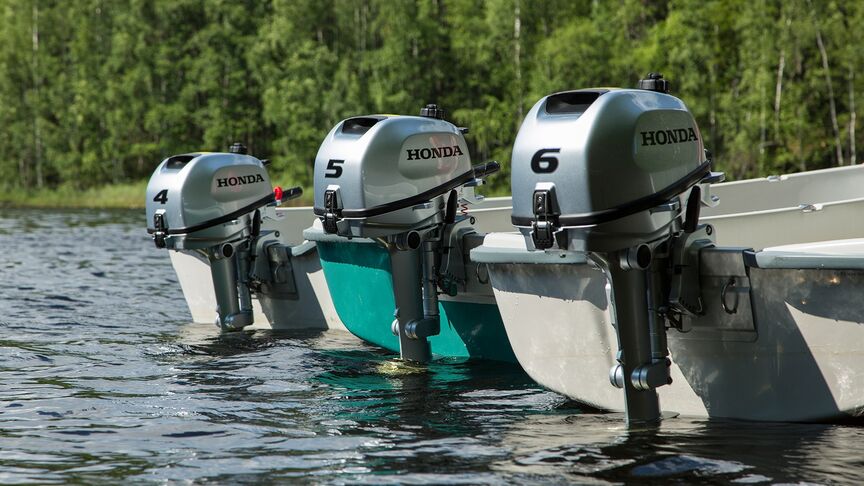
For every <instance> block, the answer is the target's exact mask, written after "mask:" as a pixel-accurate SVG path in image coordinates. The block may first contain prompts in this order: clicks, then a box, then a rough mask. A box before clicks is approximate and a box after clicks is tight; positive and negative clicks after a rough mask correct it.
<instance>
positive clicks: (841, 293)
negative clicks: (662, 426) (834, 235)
mask: <svg viewBox="0 0 864 486" xmlns="http://www.w3.org/2000/svg"><path fill="white" fill-rule="evenodd" d="M513 236H514V237H516V235H513ZM857 241H858V243H855V242H853V246H854V245H856V244H857V248H859V250H858V251H860V253H861V255H860V256H855V255H853V256H852V257H849V256H848V255H849V253H848V251H847V253H846V256H845V257H842V258H841V260H844V258H845V260H844V261H839V263H838V261H833V262H828V263H826V262H825V261H823V260H819V259H818V258H821V257H818V255H822V254H823V253H824V252H825V251H826V250H825V249H824V247H821V248H820V247H819V245H816V250H815V253H814V252H813V251H814V250H813V248H809V249H806V248H805V249H804V250H803V251H802V249H801V248H795V249H794V251H790V250H789V248H775V249H769V251H766V252H762V253H759V254H758V255H759V256H760V258H762V259H763V260H764V259H765V258H768V257H771V256H772V255H773V256H777V258H773V257H772V259H771V262H769V263H768V264H762V265H758V264H754V265H753V266H750V267H749V268H748V269H747V272H748V274H749V277H750V295H751V297H752V300H751V302H752V312H753V319H752V326H750V327H749V328H747V327H746V326H745V327H740V328H736V329H729V328H725V329H720V328H710V327H707V328H698V327H694V329H693V330H692V331H691V332H689V333H680V332H678V331H676V330H669V331H668V337H669V351H670V354H671V358H672V366H671V370H670V371H671V377H672V380H673V381H672V384H671V385H667V386H662V387H659V388H658V389H657V392H658V395H659V398H660V405H661V408H662V409H663V410H664V411H669V412H676V413H680V414H682V415H687V416H697V417H722V418H733V419H744V420H769V421H823V420H836V419H841V418H844V417H857V416H859V415H861V414H862V413H864V361H862V360H861V352H862V346H861V344H860V343H861V342H864V301H862V299H861V298H860V293H861V290H862V289H864V242H861V241H862V240H857ZM499 243H500V240H499ZM512 243H514V244H515V243H516V242H515V240H514V241H512ZM790 248H791V247H790ZM813 254H815V255H817V260H815V261H814V260H812V259H811V260H807V259H808V258H810V257H809V256H808V255H813ZM487 259H488V258H487ZM505 259H506V258H503V257H501V256H499V257H498V260H499V261H498V262H497V263H496V262H490V263H488V267H489V274H490V278H491V283H492V286H493V288H494V289H495V296H496V299H497V301H498V305H499V310H500V312H501V315H502V316H503V319H504V324H505V328H506V331H507V335H508V337H509V339H510V342H511V343H512V344H513V350H514V353H515V354H516V356H517V359H518V361H519V363H520V364H521V365H522V367H523V368H524V369H525V371H526V372H527V373H528V374H529V375H530V376H531V377H532V378H534V379H535V380H536V381H537V382H538V383H540V384H541V385H543V386H545V387H547V388H549V389H551V390H553V391H556V392H559V393H562V394H564V395H566V396H568V397H570V398H572V399H574V400H576V401H579V402H582V403H585V404H587V405H589V406H592V407H595V408H599V409H602V410H609V411H623V410H624V393H623V391H622V390H619V389H617V388H614V387H613V386H612V385H611V384H610V382H609V371H610V369H611V368H612V366H613V365H614V364H616V355H617V352H618V340H617V334H616V331H615V328H614V325H613V323H612V319H611V316H610V313H609V306H608V302H609V295H608V292H609V290H608V286H607V280H606V278H605V276H604V274H603V272H602V271H600V270H599V269H597V268H595V267H593V266H592V265H591V264H589V263H587V262H583V263H578V262H575V263H569V264H557V265H556V264H550V263H545V262H544V263H535V264H532V263H528V262H527V261H526V260H523V261H522V262H520V263H516V262H511V263H506V262H503V260H505ZM511 260H518V258H511ZM790 262H791V263H790ZM802 262H803V263H802ZM795 266H798V267H802V266H803V267H805V268H792V267H795ZM787 267H789V268H787Z"/></svg>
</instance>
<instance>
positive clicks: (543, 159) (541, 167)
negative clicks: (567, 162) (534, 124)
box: [531, 148, 561, 174]
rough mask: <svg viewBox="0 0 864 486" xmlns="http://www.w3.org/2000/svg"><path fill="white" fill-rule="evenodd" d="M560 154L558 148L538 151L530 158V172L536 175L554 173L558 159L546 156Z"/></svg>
mask: <svg viewBox="0 0 864 486" xmlns="http://www.w3.org/2000/svg"><path fill="white" fill-rule="evenodd" d="M559 152H561V149H560V148H546V149H540V150H538V151H537V153H536V154H534V157H531V170H533V171H534V172H536V173H538V174H548V173H549V172H555V169H557V168H558V157H553V156H550V155H546V154H557V153H559Z"/></svg>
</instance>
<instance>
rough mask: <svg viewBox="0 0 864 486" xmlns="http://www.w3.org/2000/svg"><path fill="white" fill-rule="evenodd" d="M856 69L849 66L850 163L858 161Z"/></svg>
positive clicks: (853, 163)
mask: <svg viewBox="0 0 864 486" xmlns="http://www.w3.org/2000/svg"><path fill="white" fill-rule="evenodd" d="M855 118H856V115H855V69H854V68H853V67H852V66H849V165H855V164H857V163H858V157H857V156H856V155H855Z"/></svg>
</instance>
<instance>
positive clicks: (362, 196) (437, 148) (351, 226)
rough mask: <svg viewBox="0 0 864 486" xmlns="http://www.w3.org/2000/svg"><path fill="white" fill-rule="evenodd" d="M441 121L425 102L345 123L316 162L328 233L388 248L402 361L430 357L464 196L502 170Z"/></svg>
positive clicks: (318, 204)
mask: <svg viewBox="0 0 864 486" xmlns="http://www.w3.org/2000/svg"><path fill="white" fill-rule="evenodd" d="M443 117H444V112H443V110H441V109H440V108H438V107H437V106H436V105H427V106H426V107H425V108H423V109H422V110H421V116H391V115H369V116H361V117H355V118H349V119H347V120H344V121H342V122H340V123H338V124H337V125H336V126H335V127H334V128H333V130H331V131H330V133H329V134H328V135H327V138H326V139H325V140H324V142H323V143H322V144H321V148H320V149H319V151H318V156H317V157H316V159H315V214H316V215H317V216H318V217H319V218H320V220H321V223H322V225H323V228H324V232H325V233H326V234H330V235H335V236H337V237H339V238H340V239H341V238H344V240H345V241H346V242H347V241H348V240H350V239H351V238H355V237H362V238H372V239H374V240H376V241H377V242H378V243H379V244H381V245H383V246H384V247H386V248H387V250H388V253H389V255H390V263H391V268H392V279H393V292H394V299H395V302H396V310H395V313H394V314H395V318H396V319H395V320H394V321H393V323H392V330H393V332H394V334H397V335H398V336H399V346H400V353H401V356H402V358H403V359H407V360H412V361H419V362H425V361H428V360H429V359H431V350H430V346H429V342H428V341H427V338H428V337H429V336H434V335H436V334H438V333H439V331H440V318H439V315H438V290H439V286H441V285H442V279H441V278H440V277H441V272H440V271H439V267H440V266H441V261H442V254H443V253H444V252H446V251H447V250H448V249H449V246H451V245H449V242H450V237H451V235H454V234H455V232H454V228H455V227H456V225H457V224H459V223H461V222H463V221H465V220H466V219H467V217H465V216H461V215H460V216H458V217H457V214H456V213H457V211H456V208H457V202H458V201H459V198H460V196H459V191H462V190H465V194H467V193H468V192H470V193H471V194H472V195H473V189H470V188H471V187H473V186H476V185H479V184H480V183H482V178H483V177H485V176H487V175H489V174H491V173H493V172H495V171H497V170H498V169H499V165H498V163H497V162H490V163H487V164H480V165H477V166H472V165H471V158H470V156H469V154H468V147H467V145H466V143H465V138H464V136H463V132H464V131H465V129H460V128H457V127H456V126H454V125H453V124H451V123H449V122H447V121H445V120H444V119H443ZM464 188H469V189H464ZM457 190H458V191H457ZM465 194H463V195H465ZM460 258H461V256H460ZM444 290H445V291H446V290H447V289H444Z"/></svg>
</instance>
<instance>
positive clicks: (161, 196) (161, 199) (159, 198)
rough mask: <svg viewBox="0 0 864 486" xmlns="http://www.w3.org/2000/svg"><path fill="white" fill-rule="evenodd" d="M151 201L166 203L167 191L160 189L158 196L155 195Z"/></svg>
mask: <svg viewBox="0 0 864 486" xmlns="http://www.w3.org/2000/svg"><path fill="white" fill-rule="evenodd" d="M153 200H154V201H156V202H158V203H161V204H165V203H166V202H168V189H162V190H161V191H159V194H156V197H154V198H153Z"/></svg>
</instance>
